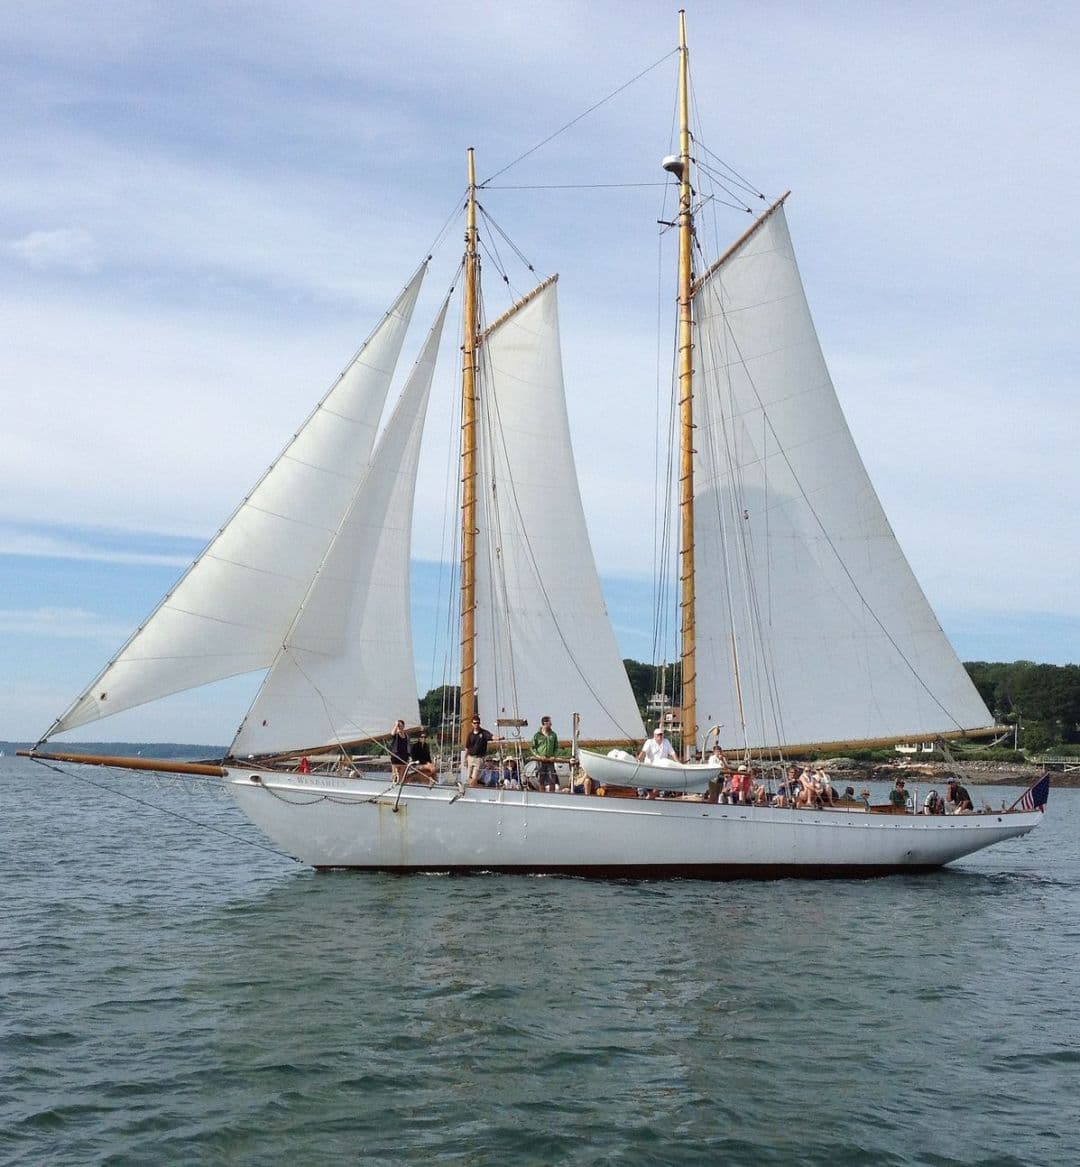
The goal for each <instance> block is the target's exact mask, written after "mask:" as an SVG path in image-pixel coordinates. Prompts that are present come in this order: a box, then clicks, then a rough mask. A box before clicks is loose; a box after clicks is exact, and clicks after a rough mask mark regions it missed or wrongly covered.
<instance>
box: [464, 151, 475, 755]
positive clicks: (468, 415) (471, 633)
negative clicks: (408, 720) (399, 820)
mask: <svg viewBox="0 0 1080 1167" xmlns="http://www.w3.org/2000/svg"><path fill="white" fill-rule="evenodd" d="M468 159H469V195H468V201H467V203H466V212H465V214H466V220H465V222H466V226H465V297H464V299H465V303H464V315H465V322H464V329H463V331H464V339H463V342H462V346H461V354H462V356H461V724H460V727H459V732H460V737H461V742H462V745H464V743H465V738H466V737H468V735H469V731H470V729H471V728H472V726H471V724H470V723H471V722H472V718H473V714H474V713H475V712H476V350H477V344H478V335H477V334H478V332H479V321H478V316H479V313H478V310H477V303H478V300H479V283H480V256H479V249H478V246H477V235H476V164H475V161H474V159H473V148H472V147H471V146H470V147H469V151H468Z"/></svg>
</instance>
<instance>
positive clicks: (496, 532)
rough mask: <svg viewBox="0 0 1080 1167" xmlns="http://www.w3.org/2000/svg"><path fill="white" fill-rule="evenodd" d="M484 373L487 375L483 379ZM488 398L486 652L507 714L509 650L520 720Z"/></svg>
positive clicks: (484, 456)
mask: <svg viewBox="0 0 1080 1167" xmlns="http://www.w3.org/2000/svg"><path fill="white" fill-rule="evenodd" d="M481 354H482V356H481V360H482V373H481V378H480V385H481V389H482V390H484V389H486V388H487V386H489V385H491V386H493V385H494V370H493V367H492V364H491V354H490V350H489V348H488V346H487V345H484V346H483V347H482V349H481ZM485 373H486V376H484V374H485ZM487 396H488V398H489V399H488V400H487V401H485V402H482V404H487V405H488V407H489V408H488V409H486V410H483V411H482V412H481V418H482V422H483V427H484V436H485V438H486V441H485V442H484V445H483V448H482V449H481V473H482V475H484V476H485V477H486V481H485V482H484V484H483V485H484V490H483V492H482V494H483V499H484V503H483V511H482V514H483V517H484V518H486V520H487V521H486V523H485V524H484V528H485V533H486V535H487V538H485V539H484V551H485V554H486V563H487V573H488V586H489V588H490V590H491V603H490V604H489V608H490V621H489V622H490V632H491V643H490V648H489V651H490V653H491V655H492V658H493V662H494V667H493V669H492V675H493V680H494V685H495V693H494V699H495V705H496V710H497V711H499V710H501V711H502V712H503V713H507V712H508V710H507V708H506V706H505V705H504V704H503V703H502V699H503V694H502V693H501V691H500V677H501V673H502V670H501V669H500V668H499V667H498V660H499V649H498V646H499V645H500V643H502V644H505V645H506V646H507V650H508V651H507V655H506V668H507V671H508V673H509V676H508V678H507V684H508V687H509V690H510V703H511V708H510V710H509V712H511V713H512V714H513V716H514V718H515V719H519V718H520V717H521V709H520V704H519V702H520V698H519V695H518V685H517V669H516V667H515V656H514V650H513V636H512V625H511V618H510V605H509V603H508V602H507V597H508V595H509V592H508V588H507V584H506V562H505V557H504V556H503V549H504V531H503V524H502V509H501V507H500V506H499V493H498V481H497V479H498V474H497V470H496V465H495V461H496V451H497V447H496V433H495V427H496V424H497V422H498V417H497V414H498V409H499V405H498V398H497V396H496V394H495V393H494V391H490V392H489V393H488V394H487ZM499 431H500V433H501V425H500V426H499ZM504 457H505V451H504ZM507 461H508V459H507ZM507 478H509V473H508V474H507ZM478 493H481V492H478ZM496 595H501V597H502V600H503V603H502V608H501V614H502V620H501V623H502V625H503V628H502V632H503V638H502V640H501V641H500V639H499V638H498V637H497V636H496V632H497V631H498V627H497V622H498V619H499V614H500V609H499V607H498V605H497V604H496V603H495V597H496ZM519 737H520V732H519Z"/></svg>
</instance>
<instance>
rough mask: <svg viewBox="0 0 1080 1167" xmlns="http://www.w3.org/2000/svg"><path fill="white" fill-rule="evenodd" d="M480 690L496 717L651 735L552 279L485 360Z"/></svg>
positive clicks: (494, 341) (498, 335)
mask: <svg viewBox="0 0 1080 1167" xmlns="http://www.w3.org/2000/svg"><path fill="white" fill-rule="evenodd" d="M479 385H480V389H479V396H480V404H479V409H480V437H479V439H478V445H479V447H480V472H479V474H480V484H479V487H478V492H477V493H478V497H479V512H480V519H479V528H480V530H479V533H478V538H477V587H476V592H477V619H476V629H477V695H478V702H479V710H480V713H481V716H482V717H483V718H484V720H485V723H490V724H491V725H492V728H494V723H495V722H496V721H497V720H499V719H502V720H524V721H527V722H528V723H529V725H530V726H538V725H539V721H540V718H541V716H543V715H545V714H549V715H550V716H551V717H552V718H553V719H554V725H555V729H556V730H557V731H558V732H559V733H560V734H562V735H564V736H569V734H570V730H571V718H572V715H573V714H574V713H580V714H581V718H582V719H581V734H582V737H583V738H585V739H588V740H614V739H624V738H629V737H638V736H640V735H641V734H642V732H643V730H642V725H641V717H640V715H639V714H638V710H637V705H636V703H635V701H634V696H633V693H632V691H631V689H630V683H629V681H628V680H627V677H626V671H625V669H624V667H623V664H622V660H621V658H620V656H619V649H618V645H617V643H616V640H615V634H614V632H613V631H612V628H611V624H610V621H609V619H608V615H607V609H606V608H605V605H604V600H603V595H602V593H601V591H600V581H599V579H598V577H597V574H596V566H595V563H594V561H593V555H592V547H591V544H590V542H589V534H588V529H587V527H586V523H585V515H584V512H583V509H582V505H581V495H580V492H579V489H578V481H577V471H576V469H575V466H574V458H573V451H572V448H571V442H570V425H569V420H568V418H567V413H566V400H565V395H564V389H563V374H562V355H561V349H560V344H559V319H558V309H557V301H556V296H555V281H554V278H553V279H551V280H549V281H547V282H546V283H544V284H541V285H540V287H539V288H537V289H536V290H535V291H534V292H533V293H532V294H531V295H530V296H528V297H526V298H525V300H524V301H522V302H521V303H520V304H519V305H517V306H516V308H515V309H514V310H512V311H511V312H509V313H507V315H506V316H504V317H503V318H502V319H501V320H500V321H498V322H497V323H496V324H495V325H493V326H492V328H491V329H489V330H488V332H487V333H486V334H485V336H484V338H483V342H482V345H481V352H480V366H479Z"/></svg>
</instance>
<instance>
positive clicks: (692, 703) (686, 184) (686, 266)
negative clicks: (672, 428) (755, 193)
mask: <svg viewBox="0 0 1080 1167" xmlns="http://www.w3.org/2000/svg"><path fill="white" fill-rule="evenodd" d="M689 71H690V70H689V60H688V56H687V50H686V12H685V10H683V9H680V10H679V171H678V177H679V220H678V223H679V519H680V523H679V530H680V538H679V576H680V583H681V600H680V608H681V612H682V629H681V641H682V727H683V737H682V744H683V751H684V755H685V756H687V757H689V756H690V755H691V753H692V751H694V750H696V748H697V642H696V630H695V622H694V620H695V611H694V609H695V589H694V310H693V299H692V297H693V285H694V272H693V238H694V216H693V206H692V199H693V188H692V187H691V185H690V96H689V90H690V84H689Z"/></svg>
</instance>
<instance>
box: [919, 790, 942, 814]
mask: <svg viewBox="0 0 1080 1167" xmlns="http://www.w3.org/2000/svg"><path fill="white" fill-rule="evenodd" d="M922 812H923V814H944V813H945V799H944V798H942V797H941V795H940V794H938V792H937V791H936V790H931V791H930V793H929V794H928V795H927V796H926V797H925V798H924V799H923V804H922Z"/></svg>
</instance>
